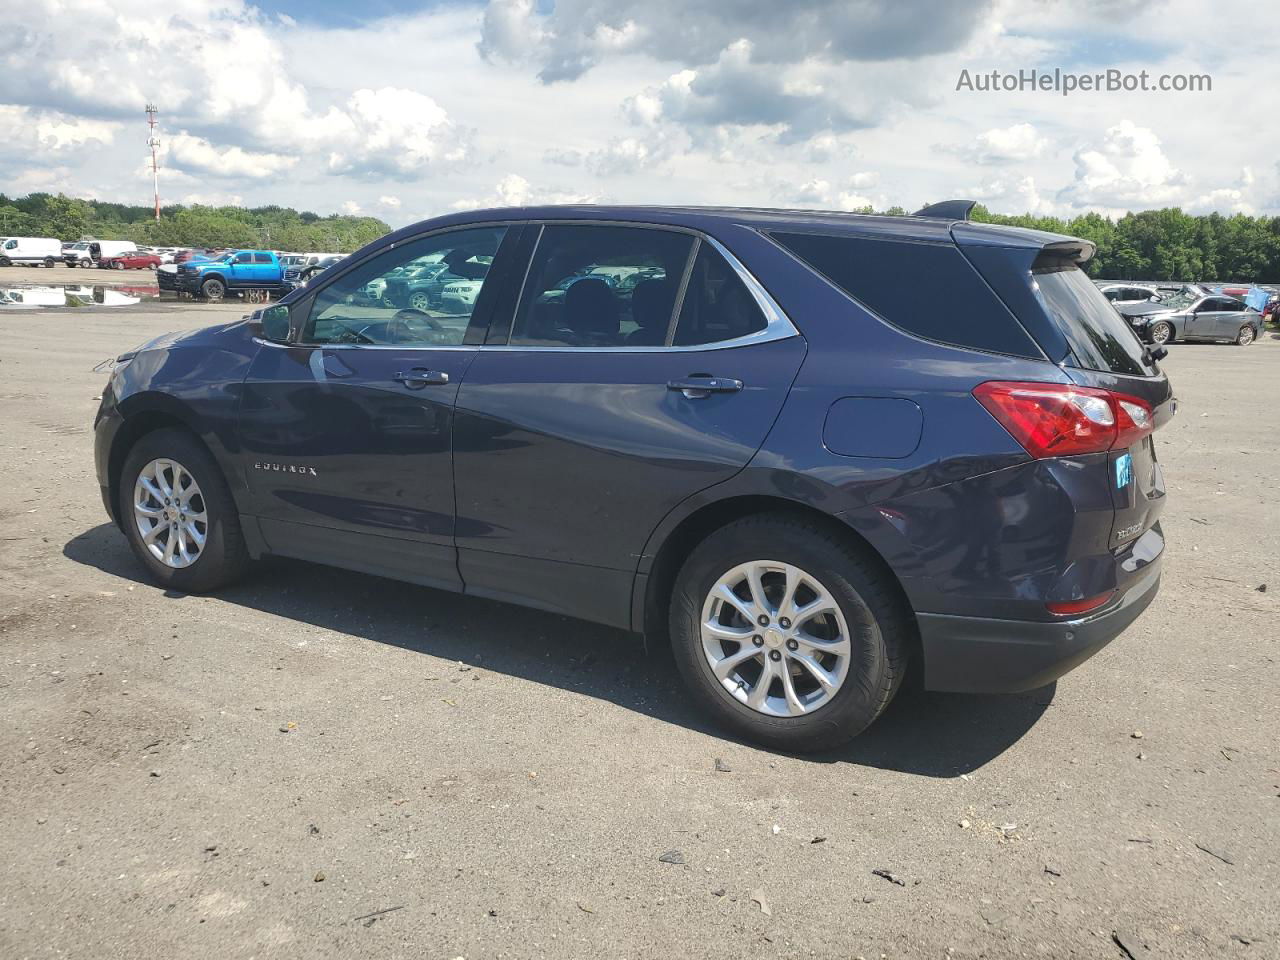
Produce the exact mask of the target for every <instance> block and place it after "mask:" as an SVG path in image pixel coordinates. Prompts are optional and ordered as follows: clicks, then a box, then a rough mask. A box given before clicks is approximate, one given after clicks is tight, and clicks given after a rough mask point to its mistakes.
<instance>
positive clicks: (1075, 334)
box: [1031, 257, 1154, 376]
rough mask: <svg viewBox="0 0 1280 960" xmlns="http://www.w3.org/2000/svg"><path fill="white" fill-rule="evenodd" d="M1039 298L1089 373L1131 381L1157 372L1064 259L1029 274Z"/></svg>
mask: <svg viewBox="0 0 1280 960" xmlns="http://www.w3.org/2000/svg"><path fill="white" fill-rule="evenodd" d="M1031 280H1032V283H1033V289H1034V292H1035V295H1036V298H1037V299H1038V300H1039V301H1040V303H1041V305H1042V306H1043V307H1044V309H1045V312H1046V313H1047V314H1048V315H1049V317H1050V318H1051V319H1052V320H1053V322H1054V323H1055V324H1056V325H1057V327H1058V329H1059V330H1061V331H1062V335H1063V336H1064V337H1066V339H1067V343H1068V344H1069V345H1070V347H1071V352H1072V353H1074V354H1075V357H1076V362H1077V363H1079V365H1080V366H1081V367H1083V368H1085V369H1086V370H1102V371H1105V372H1110V373H1122V374H1128V375H1131V376H1149V375H1150V374H1152V373H1153V372H1154V367H1153V366H1152V365H1150V364H1149V363H1148V362H1147V360H1146V357H1145V348H1144V347H1143V345H1142V343H1141V341H1139V340H1138V336H1137V334H1135V333H1134V332H1133V328H1132V327H1130V326H1129V324H1128V323H1127V322H1126V321H1125V319H1124V318H1123V317H1122V316H1121V315H1120V313H1119V312H1118V311H1117V310H1116V308H1115V307H1114V306H1112V305H1111V304H1110V303H1109V302H1108V301H1107V298H1106V297H1104V296H1103V295H1102V294H1101V293H1100V292H1099V291H1098V288H1097V287H1096V286H1094V285H1093V281H1092V280H1090V279H1089V278H1088V276H1086V274H1085V272H1084V271H1083V270H1081V269H1080V268H1079V266H1077V265H1076V263H1075V261H1074V260H1069V259H1065V258H1057V257H1050V258H1041V259H1040V260H1039V261H1037V263H1036V265H1035V266H1034V267H1033V268H1032V270H1031Z"/></svg>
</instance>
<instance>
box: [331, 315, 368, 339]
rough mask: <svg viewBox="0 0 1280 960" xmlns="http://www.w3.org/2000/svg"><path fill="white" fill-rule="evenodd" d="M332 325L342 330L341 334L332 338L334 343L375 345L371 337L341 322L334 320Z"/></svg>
mask: <svg viewBox="0 0 1280 960" xmlns="http://www.w3.org/2000/svg"><path fill="white" fill-rule="evenodd" d="M334 325H335V326H338V327H340V328H341V329H342V333H340V334H338V336H336V337H334V338H333V339H334V342H336V343H377V342H378V341H377V340H374V339H373V338H372V337H369V336H366V335H365V334H364V333H363V332H362V331H360V330H356V329H355V328H353V327H349V326H347V325H346V324H345V323H343V322H342V321H341V320H334Z"/></svg>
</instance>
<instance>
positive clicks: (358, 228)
mask: <svg viewBox="0 0 1280 960" xmlns="http://www.w3.org/2000/svg"><path fill="white" fill-rule="evenodd" d="M390 231H391V227H389V226H388V225H387V224H385V223H383V222H382V221H381V220H378V219H377V218H375V217H349V216H328V217H322V216H320V215H319V214H316V213H312V212H310V211H306V210H304V211H302V212H299V211H297V210H293V209H291V208H289V207H279V206H266V207H212V206H201V205H198V204H194V205H191V206H183V205H181V204H177V205H171V206H163V207H161V208H160V220H159V221H157V220H156V219H155V209H154V208H153V207H144V206H134V205H130V204H124V203H107V202H104V201H101V200H80V199H76V198H73V197H67V196H63V195H62V194H57V195H54V194H49V193H31V194H28V195H27V196H25V197H8V196H6V195H4V194H3V193H0V237H56V238H57V239H59V240H62V241H64V242H66V241H73V240H80V239H83V238H86V237H92V238H94V239H98V240H132V241H133V242H134V243H142V244H149V245H151V246H157V247H233V248H236V247H240V248H246V247H247V248H260V249H270V250H297V251H310V250H316V251H325V252H333V253H349V252H351V251H352V250H356V249H359V248H360V247H362V246H364V245H365V244H366V243H368V242H369V241H371V240H376V239H377V238H378V237H380V236H382V235H383V234H385V233H389V232H390Z"/></svg>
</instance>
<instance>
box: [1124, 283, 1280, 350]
mask: <svg viewBox="0 0 1280 960" xmlns="http://www.w3.org/2000/svg"><path fill="white" fill-rule="evenodd" d="M1120 312H1121V314H1123V315H1124V316H1125V317H1126V318H1127V319H1128V321H1129V323H1130V324H1131V325H1132V326H1133V329H1134V330H1135V332H1137V334H1138V335H1139V336H1140V337H1142V338H1143V339H1144V340H1146V341H1147V342H1148V343H1154V344H1166V343H1173V342H1174V341H1175V340H1229V341H1231V342H1233V343H1236V344H1239V345H1240V346H1248V345H1249V344H1251V343H1253V341H1254V340H1256V339H1257V338H1258V337H1259V335H1260V334H1261V333H1262V314H1261V313H1259V312H1258V311H1257V310H1254V309H1253V308H1252V307H1250V306H1249V305H1248V304H1246V303H1244V302H1243V301H1241V300H1237V299H1236V298H1235V297H1228V296H1224V295H1222V294H1218V293H1213V292H1212V291H1210V290H1208V289H1206V288H1205V287H1203V286H1200V285H1198V284H1188V285H1187V286H1185V287H1183V288H1182V290H1180V291H1179V292H1178V293H1175V294H1173V295H1171V296H1167V297H1165V298H1164V299H1163V300H1162V301H1161V302H1160V303H1153V304H1147V305H1135V306H1129V307H1122V308H1120Z"/></svg>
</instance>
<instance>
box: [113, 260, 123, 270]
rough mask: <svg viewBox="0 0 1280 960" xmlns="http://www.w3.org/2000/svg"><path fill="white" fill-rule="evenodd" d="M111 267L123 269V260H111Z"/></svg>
mask: <svg viewBox="0 0 1280 960" xmlns="http://www.w3.org/2000/svg"><path fill="white" fill-rule="evenodd" d="M111 267H112V269H113V270H123V269H124V261H122V260H113V261H112V262H111Z"/></svg>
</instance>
